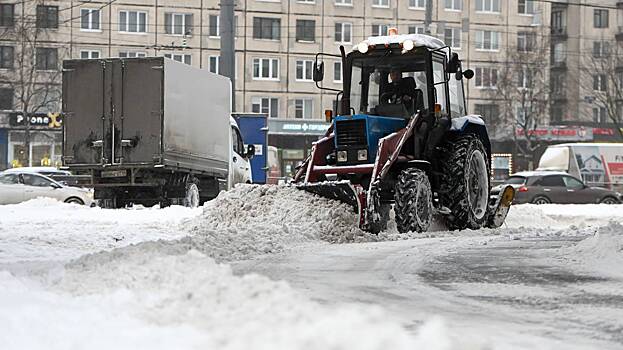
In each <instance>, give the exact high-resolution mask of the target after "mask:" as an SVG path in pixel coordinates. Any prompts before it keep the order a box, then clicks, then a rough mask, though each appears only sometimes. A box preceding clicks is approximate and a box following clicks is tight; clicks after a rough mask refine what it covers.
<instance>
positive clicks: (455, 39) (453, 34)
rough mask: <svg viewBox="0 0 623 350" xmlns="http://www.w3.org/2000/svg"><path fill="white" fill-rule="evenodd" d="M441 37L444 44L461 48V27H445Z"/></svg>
mask: <svg viewBox="0 0 623 350" xmlns="http://www.w3.org/2000/svg"><path fill="white" fill-rule="evenodd" d="M443 37H444V38H443V39H444V41H445V43H446V45H449V46H450V47H451V48H453V49H461V28H452V27H446V29H444V36H443Z"/></svg>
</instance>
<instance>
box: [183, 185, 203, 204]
mask: <svg viewBox="0 0 623 350" xmlns="http://www.w3.org/2000/svg"><path fill="white" fill-rule="evenodd" d="M199 201H200V200H199V188H198V187H197V184H195V183H189V184H187V185H186V196H185V197H184V206H185V207H188V208H197V207H198V206H199Z"/></svg>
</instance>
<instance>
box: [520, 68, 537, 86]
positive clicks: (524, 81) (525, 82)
mask: <svg viewBox="0 0 623 350" xmlns="http://www.w3.org/2000/svg"><path fill="white" fill-rule="evenodd" d="M532 76H533V72H532V70H531V69H530V68H528V67H522V68H521V69H519V70H518V71H517V87H519V88H523V89H530V88H532Z"/></svg>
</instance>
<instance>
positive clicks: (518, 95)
mask: <svg viewBox="0 0 623 350" xmlns="http://www.w3.org/2000/svg"><path fill="white" fill-rule="evenodd" d="M522 35H524V36H523V41H521V42H519V45H518V46H517V47H509V48H508V49H507V52H506V55H505V58H504V61H503V62H502V65H501V67H500V68H499V70H498V74H497V82H496V84H495V85H496V87H495V89H491V90H489V95H490V97H491V98H492V99H495V100H497V101H499V103H500V105H501V106H500V107H501V108H500V119H499V124H501V125H503V126H505V129H504V131H505V133H506V135H505V136H506V137H507V138H508V137H510V139H512V140H513V143H514V145H515V149H516V150H517V152H518V155H519V156H522V157H524V158H526V159H529V160H533V161H534V157H535V152H536V151H537V149H539V148H540V147H541V146H542V145H543V141H542V140H541V138H540V136H539V134H538V132H537V129H539V128H542V127H543V126H546V125H548V124H549V108H550V106H549V101H550V99H549V97H550V82H549V64H548V62H549V59H550V57H549V52H550V49H549V43H548V42H547V40H545V39H542V38H541V39H539V40H537V35H536V33H535V32H528V33H525V34H522Z"/></svg>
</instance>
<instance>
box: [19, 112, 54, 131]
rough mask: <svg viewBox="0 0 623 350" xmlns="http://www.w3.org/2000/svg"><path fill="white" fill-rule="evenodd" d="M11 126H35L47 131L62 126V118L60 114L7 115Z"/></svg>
mask: <svg viewBox="0 0 623 350" xmlns="http://www.w3.org/2000/svg"><path fill="white" fill-rule="evenodd" d="M9 125H11V126H26V125H30V126H35V127H42V128H49V129H60V128H61V127H62V126H63V116H62V115H61V114H60V113H32V114H30V115H28V116H26V115H25V114H24V113H16V112H13V113H9Z"/></svg>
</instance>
